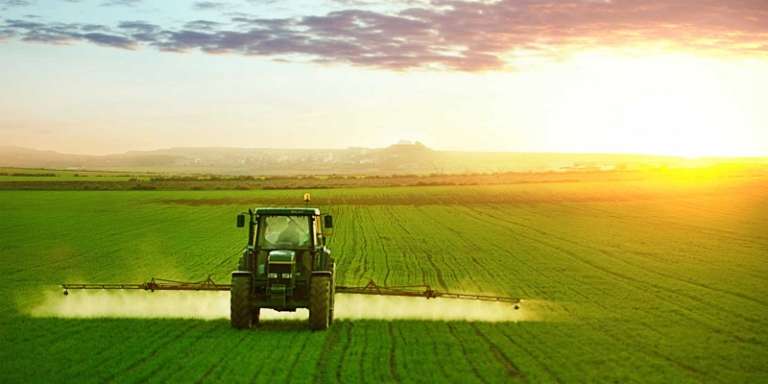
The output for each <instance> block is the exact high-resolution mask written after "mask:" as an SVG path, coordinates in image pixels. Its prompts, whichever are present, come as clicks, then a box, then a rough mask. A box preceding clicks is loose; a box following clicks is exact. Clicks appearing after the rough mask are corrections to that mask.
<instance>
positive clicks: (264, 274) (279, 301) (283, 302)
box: [230, 208, 336, 330]
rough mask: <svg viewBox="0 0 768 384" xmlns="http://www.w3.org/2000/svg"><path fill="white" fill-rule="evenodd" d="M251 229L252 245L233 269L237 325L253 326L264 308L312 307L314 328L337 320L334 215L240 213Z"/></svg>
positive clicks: (285, 210)
mask: <svg viewBox="0 0 768 384" xmlns="http://www.w3.org/2000/svg"><path fill="white" fill-rule="evenodd" d="M237 226H238V227H246V226H247V228H248V244H247V245H246V247H245V249H244V250H243V255H242V257H241V258H240V263H239V265H238V268H237V270H236V271H234V272H232V285H231V291H230V292H231V313H230V320H231V323H232V326H233V327H234V328H238V329H246V328H250V327H251V326H253V325H256V324H258V322H259V312H260V310H261V308H271V309H274V310H277V311H296V309H297V308H308V309H309V327H310V328H311V329H313V330H323V329H326V328H328V326H329V325H330V324H331V323H332V322H333V302H334V300H333V297H334V293H335V292H334V291H335V289H334V287H335V285H336V284H335V279H334V274H335V265H334V261H333V258H332V257H331V251H330V250H329V249H328V248H327V247H326V243H325V242H326V238H327V237H328V236H330V235H331V231H332V228H333V217H331V216H329V215H321V214H320V210H319V209H316V208H259V209H256V210H248V212H247V213H241V214H239V215H238V216H237Z"/></svg>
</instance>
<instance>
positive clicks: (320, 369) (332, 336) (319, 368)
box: [312, 321, 343, 383]
mask: <svg viewBox="0 0 768 384" xmlns="http://www.w3.org/2000/svg"><path fill="white" fill-rule="evenodd" d="M334 323H336V322H335V321H334ZM339 332H340V331H339V327H338V326H335V327H331V328H329V332H328V336H327V337H326V338H325V342H324V343H323V348H322V352H321V353H320V356H322V358H320V359H317V364H316V365H315V372H314V375H313V377H312V382H314V383H322V382H325V380H324V379H323V374H324V373H326V371H327V369H328V357H329V356H331V353H332V352H333V351H334V350H335V349H336V346H337V345H338V343H339ZM342 353H343V351H342ZM339 365H341V364H339Z"/></svg>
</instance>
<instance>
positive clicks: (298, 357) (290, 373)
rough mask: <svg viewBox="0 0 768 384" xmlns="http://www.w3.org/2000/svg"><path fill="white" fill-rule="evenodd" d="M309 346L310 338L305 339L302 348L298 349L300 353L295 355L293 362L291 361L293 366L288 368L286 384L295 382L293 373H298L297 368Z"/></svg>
mask: <svg viewBox="0 0 768 384" xmlns="http://www.w3.org/2000/svg"><path fill="white" fill-rule="evenodd" d="M307 344H309V337H304V341H303V342H302V343H301V346H300V347H299V348H298V350H299V352H298V353H296V354H295V356H294V358H293V361H291V366H290V368H288V376H286V377H285V382H286V383H290V382H291V381H293V373H294V372H295V371H296V366H297V365H298V364H299V361H301V359H302V354H303V353H304V350H305V349H306V347H307Z"/></svg>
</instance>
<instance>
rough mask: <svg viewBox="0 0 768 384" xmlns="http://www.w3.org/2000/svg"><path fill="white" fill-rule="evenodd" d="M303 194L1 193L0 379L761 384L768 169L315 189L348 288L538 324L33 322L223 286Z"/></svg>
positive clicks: (766, 349) (767, 312)
mask: <svg viewBox="0 0 768 384" xmlns="http://www.w3.org/2000/svg"><path fill="white" fill-rule="evenodd" d="M301 192H303V191H296V190H291V191H285V190H265V191H257V190H255V191H2V192H0V218H1V219H0V275H1V276H2V280H0V362H1V363H0V382H2V383H13V382H41V383H49V382H77V383H86V382H112V381H114V382H270V383H272V382H286V381H287V382H346V383H357V382H373V383H382V382H423V383H432V382H457V383H458V382H460V383H471V382H478V383H497V382H499V383H500V382H505V383H506V382H530V383H537V382H577V383H581V382H659V383H673V382H674V383H678V382H712V383H739V382H742V383H757V382H766V381H768V179H766V178H765V177H742V178H734V179H728V180H721V179H718V178H705V179H702V180H693V179H690V180H687V181H685V182H675V181H671V180H666V181H665V180H655V181H614V182H611V181H609V180H606V181H604V182H599V181H593V182H586V183H575V182H570V183H546V184H537V183H528V184H517V185H494V186H460V187H450V186H436V187H402V188H397V187H392V188H350V189H322V190H316V191H312V193H313V203H314V204H315V205H317V206H318V207H320V208H321V209H322V210H324V211H327V212H330V213H332V214H333V215H334V216H335V224H336V232H335V236H334V237H333V238H332V240H331V243H330V247H331V249H332V250H333V254H334V256H335V257H336V260H337V271H338V280H339V281H338V282H339V283H340V284H346V285H356V284H364V283H366V282H367V281H368V279H374V280H376V281H377V282H378V283H379V284H388V285H397V284H422V283H426V284H430V285H432V286H433V287H434V288H435V289H441V290H456V291H466V292H478V293H492V294H503V295H511V296H517V297H522V298H523V299H526V300H529V301H530V303H531V304H530V305H532V307H531V308H529V309H528V310H530V311H533V312H534V315H535V316H533V317H532V318H531V319H528V320H523V321H517V322H515V321H510V322H482V321H476V322H475V321H441V320H439V319H438V320H435V321H424V320H408V319H404V320H391V321H390V320H383V319H378V318H375V316H372V318H370V319H362V320H350V319H339V320H337V321H336V322H334V324H333V326H332V327H331V328H330V329H329V330H328V331H325V332H310V331H309V330H308V329H307V327H306V323H305V321H302V320H270V321H264V322H263V323H262V325H261V326H260V327H259V328H256V329H253V330H250V331H236V330H233V329H231V328H230V326H229V322H228V321H227V320H226V319H215V320H205V319H194V318H186V319H179V318H119V317H118V318H65V317H56V316H35V315H33V312H34V311H33V309H34V308H39V307H40V305H45V303H46V300H48V299H47V297H48V296H46V295H47V294H49V293H50V292H56V291H57V284H59V283H61V282H64V281H95V282H141V281H144V280H145V279H147V278H149V277H151V276H159V277H166V278H172V279H202V278H205V277H206V276H207V275H208V274H209V273H212V274H213V278H214V279H216V280H217V281H221V282H227V280H228V274H229V272H230V271H231V270H232V269H233V268H234V267H235V265H236V260H237V257H238V254H239V251H240V249H241V248H242V246H243V245H244V242H245V240H244V232H243V231H242V230H239V229H237V228H235V225H234V224H235V220H234V219H235V215H236V214H237V213H238V212H240V211H241V210H243V209H246V208H248V207H255V206H275V205H296V203H299V204H301V203H300V198H301ZM79 294H83V293H82V292H80V293H78V292H73V293H72V294H71V295H70V296H69V297H68V298H72V297H73V296H74V295H79ZM147 295H149V293H147ZM57 297H58V296H57ZM68 298H64V297H63V296H62V297H61V300H66V299H68ZM419 300H422V299H419ZM419 303H420V301H414V304H413V305H419ZM535 303H539V304H538V306H537V304H535ZM541 303H544V304H541ZM124 305H130V302H128V303H126V304H124ZM523 306H524V307H525V306H526V303H525V302H524V303H523ZM524 309H525V308H524Z"/></svg>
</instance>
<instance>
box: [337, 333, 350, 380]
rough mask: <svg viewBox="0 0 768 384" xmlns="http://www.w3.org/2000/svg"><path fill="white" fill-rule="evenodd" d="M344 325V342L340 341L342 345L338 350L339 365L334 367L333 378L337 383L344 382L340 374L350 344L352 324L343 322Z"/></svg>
mask: <svg viewBox="0 0 768 384" xmlns="http://www.w3.org/2000/svg"><path fill="white" fill-rule="evenodd" d="M344 324H345V325H346V326H345V327H344V332H345V336H346V338H345V340H344V341H342V345H341V348H340V349H341V351H340V353H339V364H338V365H337V366H336V372H335V376H336V382H337V383H343V382H344V380H342V377H341V373H342V369H343V368H344V360H346V359H347V351H348V350H349V345H350V344H351V343H352V322H351V321H347V322H344Z"/></svg>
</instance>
